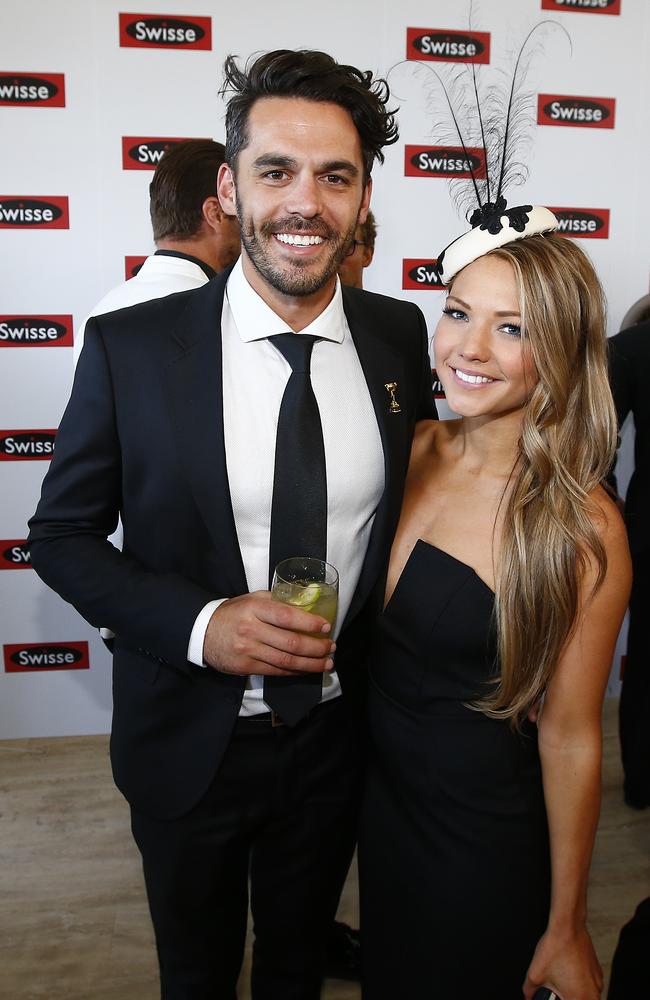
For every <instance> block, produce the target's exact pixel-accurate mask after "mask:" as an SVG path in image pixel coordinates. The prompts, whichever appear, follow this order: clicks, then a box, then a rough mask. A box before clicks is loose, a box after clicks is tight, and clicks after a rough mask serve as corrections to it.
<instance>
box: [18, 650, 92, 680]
mask: <svg viewBox="0 0 650 1000" xmlns="http://www.w3.org/2000/svg"><path fill="white" fill-rule="evenodd" d="M4 662H5V671H6V673H16V672H19V671H30V670H88V668H89V666H90V663H89V660H88V643H87V642H48V643H36V642H25V643H22V644H20V643H14V644H12V645H7V646H5V647H4Z"/></svg>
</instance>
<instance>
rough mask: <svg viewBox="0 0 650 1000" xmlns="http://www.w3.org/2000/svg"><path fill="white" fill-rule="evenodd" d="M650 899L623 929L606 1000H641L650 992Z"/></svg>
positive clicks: (638, 907) (646, 900)
mask: <svg viewBox="0 0 650 1000" xmlns="http://www.w3.org/2000/svg"><path fill="white" fill-rule="evenodd" d="M648 949H650V896H649V897H648V898H647V899H644V900H643V901H642V902H641V903H639V905H638V906H637V908H636V913H635V914H634V916H633V917H632V919H631V920H630V921H629V922H628V923H627V924H625V926H624V927H623V928H622V929H621V933H620V935H619V938H618V944H617V945H616V951H615V952H614V958H613V959H612V975H611V978H610V981H609V992H608V994H607V1000H640V998H641V997H644V996H648V993H649V992H650V960H649V959H648Z"/></svg>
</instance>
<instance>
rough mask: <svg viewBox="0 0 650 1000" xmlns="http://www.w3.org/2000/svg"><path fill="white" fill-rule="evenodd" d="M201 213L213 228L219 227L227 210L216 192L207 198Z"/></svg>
mask: <svg viewBox="0 0 650 1000" xmlns="http://www.w3.org/2000/svg"><path fill="white" fill-rule="evenodd" d="M201 214H202V215H203V218H204V219H205V221H206V222H207V224H208V225H209V226H210V228H211V229H217V228H218V227H219V226H220V225H221V223H222V222H223V217H224V215H225V212H224V210H223V209H222V207H221V205H220V204H219V199H218V198H217V196H216V194H211V195H209V197H207V198H206V199H205V201H204V202H203V205H202V206H201Z"/></svg>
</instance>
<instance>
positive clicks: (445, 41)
mask: <svg viewBox="0 0 650 1000" xmlns="http://www.w3.org/2000/svg"><path fill="white" fill-rule="evenodd" d="M406 58H407V59H427V60H434V61H435V62H470V63H489V61H490V35H489V33H488V32H485V31H464V32H458V31H447V30H445V29H442V28H407V29H406Z"/></svg>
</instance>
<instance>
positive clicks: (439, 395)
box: [431, 368, 447, 399]
mask: <svg viewBox="0 0 650 1000" xmlns="http://www.w3.org/2000/svg"><path fill="white" fill-rule="evenodd" d="M431 392H432V393H433V398H434V399H446V398H447V397H446V396H445V390H444V389H443V387H442V382H441V381H440V379H439V378H438V372H437V371H436V370H435V368H432V369H431Z"/></svg>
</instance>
